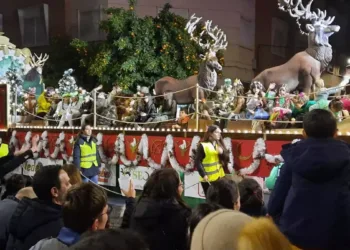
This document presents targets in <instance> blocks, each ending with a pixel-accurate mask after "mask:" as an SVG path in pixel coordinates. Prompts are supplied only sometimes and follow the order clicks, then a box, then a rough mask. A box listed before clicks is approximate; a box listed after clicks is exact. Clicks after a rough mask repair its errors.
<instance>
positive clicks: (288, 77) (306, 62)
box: [252, 0, 340, 95]
mask: <svg viewBox="0 0 350 250" xmlns="http://www.w3.org/2000/svg"><path fill="white" fill-rule="evenodd" d="M312 2H313V0H310V1H309V3H308V4H307V5H306V6H304V5H303V3H302V0H278V5H279V9H280V10H282V11H285V12H288V13H289V14H290V15H291V16H292V17H293V18H295V19H296V21H297V24H298V26H299V29H300V32H301V33H302V34H303V35H307V36H308V48H307V49H306V50H305V51H302V52H299V53H297V54H296V55H295V56H294V57H292V59H290V60H289V61H288V62H287V63H285V64H283V65H280V66H277V67H274V68H270V69H266V70H265V71H263V72H262V73H260V74H259V75H258V76H257V77H255V78H254V79H253V81H252V82H256V81H260V82H261V83H263V85H264V86H265V88H267V87H268V86H269V85H270V83H276V84H277V86H278V88H279V87H281V86H285V87H286V91H287V92H288V93H290V92H291V91H294V90H296V89H297V90H299V91H300V92H304V93H305V94H307V95H308V94H310V92H311V90H312V89H315V88H322V87H323V86H322V81H321V80H320V79H321V73H322V72H323V71H324V70H325V69H326V68H327V66H328V64H329V63H330V62H331V60H332V46H331V45H330V44H329V37H330V36H331V35H333V34H334V33H336V32H338V31H339V30H340V27H339V26H337V25H331V24H332V23H333V21H334V18H335V17H328V18H326V17H327V12H326V11H321V10H320V9H318V10H317V12H314V11H311V5H312ZM300 20H303V21H304V22H307V24H306V26H305V29H306V30H305V31H304V30H302V27H301V26H302V25H301V23H300Z"/></svg>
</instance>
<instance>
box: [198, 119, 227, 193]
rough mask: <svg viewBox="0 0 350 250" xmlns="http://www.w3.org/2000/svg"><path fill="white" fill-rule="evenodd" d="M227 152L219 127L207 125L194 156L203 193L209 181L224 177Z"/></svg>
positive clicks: (209, 183)
mask: <svg viewBox="0 0 350 250" xmlns="http://www.w3.org/2000/svg"><path fill="white" fill-rule="evenodd" d="M228 154H229V152H228V150H227V149H226V147H225V145H224V142H223V139H222V137H221V129H220V128H219V127H218V126H216V125H212V126H209V127H208V130H207V132H206V133H205V135H204V137H203V140H202V142H201V143H199V145H198V149H197V152H196V157H195V167H196V168H197V170H198V173H199V175H200V182H201V184H202V187H203V190H204V193H205V194H207V190H208V188H209V186H210V185H211V183H213V182H215V181H217V180H219V179H221V178H223V177H225V170H226V168H227V163H228V160H229V155H228Z"/></svg>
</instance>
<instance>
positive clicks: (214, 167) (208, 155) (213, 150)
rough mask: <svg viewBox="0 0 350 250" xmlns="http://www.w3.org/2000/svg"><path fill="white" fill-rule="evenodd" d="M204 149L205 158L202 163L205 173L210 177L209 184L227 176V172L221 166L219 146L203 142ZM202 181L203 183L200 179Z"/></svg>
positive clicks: (201, 179)
mask: <svg viewBox="0 0 350 250" xmlns="http://www.w3.org/2000/svg"><path fill="white" fill-rule="evenodd" d="M201 144H202V146H203V149H204V153H205V158H204V159H203V161H202V165H203V167H204V171H205V173H206V174H207V176H208V180H209V182H213V181H216V180H218V179H219V178H222V177H224V176H225V171H224V169H223V168H222V166H221V163H220V159H219V153H218V151H217V147H218V146H217V145H216V146H215V147H214V145H213V144H212V143H211V142H202V143H201ZM200 181H201V182H203V181H204V179H203V178H202V177H200Z"/></svg>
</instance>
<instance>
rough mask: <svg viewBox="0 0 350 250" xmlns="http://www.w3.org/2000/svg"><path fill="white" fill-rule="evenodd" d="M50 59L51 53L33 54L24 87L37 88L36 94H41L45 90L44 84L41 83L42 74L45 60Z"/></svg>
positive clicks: (26, 88)
mask: <svg viewBox="0 0 350 250" xmlns="http://www.w3.org/2000/svg"><path fill="white" fill-rule="evenodd" d="M48 59H49V55H47V54H45V55H43V54H40V56H38V55H37V54H34V56H31V61H30V69H29V70H28V71H27V73H25V76H24V83H23V88H24V89H25V90H28V89H29V88H36V94H37V95H40V94H41V93H42V92H43V91H44V86H43V85H41V79H42V78H41V75H42V73H43V67H44V65H45V62H46V61H47V60H48Z"/></svg>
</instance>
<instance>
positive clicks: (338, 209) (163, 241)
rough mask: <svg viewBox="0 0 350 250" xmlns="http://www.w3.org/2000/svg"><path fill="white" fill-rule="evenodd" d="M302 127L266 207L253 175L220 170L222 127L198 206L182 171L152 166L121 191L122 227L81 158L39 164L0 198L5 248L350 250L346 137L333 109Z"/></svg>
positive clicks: (203, 157) (210, 151) (312, 115)
mask: <svg viewBox="0 0 350 250" xmlns="http://www.w3.org/2000/svg"><path fill="white" fill-rule="evenodd" d="M303 124H304V136H305V138H304V139H303V140H301V141H299V142H296V143H294V144H287V145H284V146H283V148H282V151H281V157H283V159H284V165H283V166H282V167H281V169H280V174H279V177H278V179H277V182H276V185H275V187H274V189H273V191H272V194H271V197H270V199H269V202H268V204H267V206H266V205H265V202H264V195H263V190H262V187H261V186H260V184H259V183H257V182H256V181H255V180H254V179H252V178H249V177H245V178H243V180H241V181H239V182H238V183H237V181H236V180H234V179H233V178H232V177H231V176H225V174H223V173H224V172H225V170H226V167H225V164H226V161H225V155H226V153H227V152H226V149H225V147H224V145H223V144H222V143H221V142H220V141H221V134H220V130H219V129H218V128H217V127H213V128H211V130H208V132H207V135H206V138H204V139H205V140H203V141H202V142H201V143H200V144H199V147H202V151H203V152H202V153H201V154H199V156H198V158H197V159H196V162H197V163H198V164H199V163H200V164H199V165H200V166H199V169H200V172H201V182H202V183H203V184H204V185H202V186H203V188H204V190H205V195H206V200H205V202H204V203H202V204H200V205H198V206H197V207H195V208H193V209H191V208H190V207H189V206H188V205H187V204H186V203H185V202H184V200H183V199H182V195H183V191H184V187H183V183H182V181H181V178H180V177H179V174H178V173H177V172H176V170H174V169H172V168H164V169H159V170H155V171H154V172H153V173H152V174H151V176H150V177H149V179H148V180H147V182H146V184H145V186H144V188H143V191H142V193H141V194H140V195H139V196H138V197H136V191H135V189H134V185H133V182H132V180H131V181H130V184H129V188H128V190H122V192H123V193H124V195H125V197H126V198H125V205H126V209H125V212H124V215H123V218H122V223H121V225H120V228H113V229H112V228H110V224H111V223H110V218H109V215H110V206H109V204H108V198H107V194H106V192H105V191H104V189H102V188H101V187H100V186H98V185H97V184H95V183H94V182H93V181H88V180H86V179H84V178H79V177H77V176H79V175H80V169H79V168H77V167H75V166H74V165H67V166H63V167H62V166H59V165H52V166H46V167H42V168H40V169H39V170H38V171H37V172H36V173H35V175H34V177H33V179H32V180H28V179H26V178H25V177H23V176H18V175H13V176H12V177H11V178H10V179H7V180H6V185H5V186H6V191H5V192H4V195H3V197H2V198H3V199H2V201H1V202H0V221H1V223H0V249H4V250H29V249H31V250H56V249H57V250H61V249H75V250H89V249H94V250H95V249H100V250H109V249H115V250H117V249H120V250H164V249H169V250H230V249H232V250H236V249H237V250H281V249H283V250H289V249H303V250H309V249H310V250H313V249H315V250H331V249H332V250H342V249H349V248H350V238H349V237H348V235H347V234H348V232H347V229H348V227H349V226H350V214H349V213H350V192H349V191H350V190H349V181H350V147H349V144H347V143H345V142H343V141H340V140H338V139H336V138H335V137H336V134H337V121H336V118H335V117H334V115H333V114H332V113H331V112H330V111H328V110H323V109H315V110H312V111H310V112H308V113H307V114H306V115H305V117H304V123H303ZM85 143H86V141H84V142H82V143H78V145H84V144H85ZM35 152H36V145H33V147H32V148H31V149H26V150H25V151H24V152H23V151H22V152H16V155H12V154H10V155H8V156H6V157H3V158H0V166H1V167H0V174H1V175H0V177H1V178H2V177H3V176H4V175H5V174H7V173H8V172H10V171H12V170H13V169H14V168H16V167H18V166H19V165H20V163H22V162H24V161H25V160H26V159H27V158H29V157H32V155H33V153H35ZM94 160H95V159H93V161H94ZM91 161H92V160H91ZM213 162H214V163H215V164H212V163H213ZM89 166H90V165H89ZM92 166H93V164H92ZM213 166H214V167H215V168H216V169H211V168H212V167H213ZM209 171H211V172H212V173H209ZM84 180H85V182H84Z"/></svg>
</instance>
